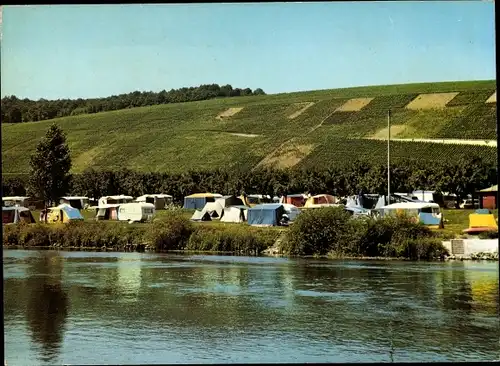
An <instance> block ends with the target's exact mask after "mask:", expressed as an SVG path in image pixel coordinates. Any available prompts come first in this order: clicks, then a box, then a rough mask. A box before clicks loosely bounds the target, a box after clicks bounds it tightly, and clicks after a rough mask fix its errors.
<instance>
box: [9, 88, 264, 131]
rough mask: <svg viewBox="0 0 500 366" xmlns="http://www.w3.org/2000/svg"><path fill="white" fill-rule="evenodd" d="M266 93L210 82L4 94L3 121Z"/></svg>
mask: <svg viewBox="0 0 500 366" xmlns="http://www.w3.org/2000/svg"><path fill="white" fill-rule="evenodd" d="M265 94H266V93H264V91H263V90H262V89H261V88H257V89H255V91H253V92H252V90H251V89H250V88H245V89H240V88H235V89H233V87H232V86H231V85H225V86H222V87H220V86H219V85H218V84H211V85H200V86H198V87H190V88H180V89H172V90H170V91H168V92H167V91H165V90H162V91H161V92H159V93H155V92H139V91H135V92H132V93H129V94H120V95H113V96H111V97H107V98H94V99H76V100H71V99H58V100H45V99H40V100H38V101H35V100H30V99H27V98H26V99H18V98H17V97H15V96H9V97H4V98H2V112H1V113H2V115H1V121H2V123H19V122H29V121H43V120H47V119H53V118H57V117H65V116H75V115H79V114H87V113H98V112H104V111H114V110H119V109H125V108H134V107H142V106H150V105H156V104H168V103H184V102H191V101H197V100H208V99H214V98H227V97H239V96H249V95H265Z"/></svg>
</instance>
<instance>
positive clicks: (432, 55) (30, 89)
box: [1, 1, 496, 99]
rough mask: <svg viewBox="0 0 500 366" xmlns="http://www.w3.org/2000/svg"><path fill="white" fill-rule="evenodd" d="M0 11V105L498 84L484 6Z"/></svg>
mask: <svg viewBox="0 0 500 366" xmlns="http://www.w3.org/2000/svg"><path fill="white" fill-rule="evenodd" d="M2 8H3V9H2V18H1V20H2V25H1V26H2V29H1V36H2V38H1V95H2V97H4V96H6V95H16V96H18V97H21V98H30V99H39V98H45V99H58V98H91V97H106V96H110V95H116V94H120V93H129V92H132V91H135V90H140V91H155V92H159V91H161V90H163V89H165V90H167V91H168V90H170V89H172V88H173V89H175V88H180V87H189V86H197V85H200V84H211V83H217V84H219V85H225V84H231V85H232V86H233V87H239V88H246V87H249V88H251V89H256V88H262V89H263V90H264V91H265V92H266V93H268V94H274V93H282V92H293V91H303V90H316V89H333V88H343V87H351V86H364V85H382V84H400V83H410V82H434V81H436V82H437V81H455V80H456V81H458V80H484V79H495V78H496V71H495V65H496V62H495V31H494V16H495V13H494V3H493V2H485V1H481V2H480V1H474V2H463V1H460V2H452V1H446V2H438V1H427V2H387V1H386V2H332V3H328V2H323V3H253V4H252V3H248V4H236V3H235V4H220V3H219V4H213V3H212V4H210V3H208V4H180V5H174V4H163V5H161V4H155V5H132V4H130V5H64V6H62V5H40V6H4V7H2Z"/></svg>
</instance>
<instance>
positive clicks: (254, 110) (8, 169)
mask: <svg viewBox="0 0 500 366" xmlns="http://www.w3.org/2000/svg"><path fill="white" fill-rule="evenodd" d="M495 88H496V86H495V81H471V82H452V83H424V84H407V85H383V86H372V87H360V88H348V89H334V90H319V91H309V92H299V93H288V94H276V95H264V96H251V97H237V98H224V99H214V100H208V101H200V102H189V103H177V104H166V105H157V106H150V107H139V108H132V109H125V110H119V111H110V112H103V113H97V114H89V115H78V116H70V117H64V118H58V119H54V120H51V121H43V122H29V123H18V124H2V163H3V164H2V173H3V174H4V175H5V176H8V175H12V174H25V173H27V171H28V161H29V156H30V154H31V153H32V152H33V151H34V149H35V146H36V144H37V142H38V141H39V139H40V138H41V137H42V136H43V135H44V134H45V132H46V130H47V128H48V126H49V125H50V124H51V123H53V122H57V124H58V125H59V126H60V127H61V128H62V129H63V130H64V131H65V132H66V134H67V138H68V144H69V146H70V149H71V153H72V159H73V171H74V172H75V173H78V172H82V171H83V170H85V169H86V168H90V167H93V168H97V169H118V168H129V169H132V170H136V171H169V172H183V171H186V170H187V169H214V168H220V167H232V166H238V167H240V168H244V169H250V168H252V167H254V166H255V165H257V164H259V162H261V161H263V159H264V158H266V157H267V156H269V155H270V154H271V153H272V152H273V151H275V150H276V149H277V147H279V146H280V145H281V144H282V143H284V142H286V141H288V140H289V139H292V138H293V139H294V145H295V146H297V147H298V150H300V151H306V150H307V152H302V153H301V154H299V155H298V156H292V155H293V153H291V152H290V151H289V150H290V149H288V150H287V149H283V152H282V155H283V156H281V157H280V156H277V157H275V159H268V161H269V162H270V163H269V164H271V166H272V164H278V163H279V161H280V158H281V160H283V159H285V160H286V159H287V158H288V160H289V161H290V164H295V163H297V161H298V162H299V163H300V164H301V165H303V166H308V165H314V166H315V167H321V166H322V165H324V164H330V163H332V162H338V163H341V162H343V161H346V160H351V159H352V158H353V157H355V156H360V155H366V156H368V157H372V159H374V160H380V159H381V156H382V155H384V156H385V144H384V143H383V141H373V140H366V139H364V138H366V137H370V136H372V135H373V134H375V133H377V132H379V131H380V130H381V129H383V128H385V127H386V124H387V121H386V111H387V109H389V108H390V109H391V110H392V112H393V119H394V122H393V123H394V124H397V125H400V126H407V127H408V128H406V129H405V130H404V137H405V138H412V137H413V138H417V137H418V138H436V137H455V138H469V139H472V138H474V139H492V136H493V137H495V136H496V133H495V129H496V103H491V104H488V105H486V104H485V103H484V101H483V99H484V98H485V97H487V96H488V95H489V94H490V92H493V91H494V90H495ZM436 92H460V93H459V94H458V95H457V96H456V97H455V98H454V99H453V100H451V101H450V103H449V106H447V107H446V108H444V109H443V110H440V111H428V110H427V111H412V110H408V109H406V108H405V106H406V104H407V103H408V101H409V100H412V99H413V98H415V96H417V95H418V94H420V93H436ZM360 97H370V98H374V99H373V100H372V101H371V102H370V103H369V104H368V105H366V106H365V107H364V108H363V109H362V110H360V111H354V112H348V113H347V114H341V113H335V110H336V109H337V108H338V107H339V106H341V105H342V104H343V103H344V102H346V101H348V100H349V99H350V98H360ZM309 102H312V103H314V104H313V105H311V106H310V107H309V108H308V109H307V110H305V111H304V112H303V113H301V114H300V115H298V116H297V117H296V118H293V119H290V118H288V117H289V116H290V115H291V114H293V112H296V111H297V110H298V109H300V108H301V107H302V106H303V105H304V103H309ZM297 103H302V104H297ZM228 108H243V109H242V110H241V111H240V112H238V113H236V114H235V115H234V116H231V117H227V118H223V119H217V118H216V117H217V116H218V115H219V114H220V113H221V112H224V111H225V110H227V109H228ZM320 125H321V127H320V128H319V129H316V130H314V132H313V133H309V131H311V130H312V129H313V128H315V127H318V126H320ZM402 137H403V136H402ZM382 150H384V154H382ZM471 153H477V154H479V155H480V156H482V157H484V158H485V159H489V160H492V159H496V148H490V147H476V146H468V145H466V146H459V147H458V148H457V147H456V146H452V145H446V146H442V145H438V144H430V143H412V142H405V143H394V145H393V152H392V157H393V159H398V158H414V159H418V160H424V161H431V160H434V159H436V157H438V158H439V159H441V160H442V159H447V158H451V157H453V159H455V158H457V157H459V156H470V155H471ZM285 155H286V157H285ZM495 161H496V160H495Z"/></svg>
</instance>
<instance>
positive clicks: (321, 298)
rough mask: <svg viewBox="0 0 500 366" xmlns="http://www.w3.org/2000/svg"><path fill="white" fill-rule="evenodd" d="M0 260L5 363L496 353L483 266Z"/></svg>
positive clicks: (489, 274)
mask: <svg viewBox="0 0 500 366" xmlns="http://www.w3.org/2000/svg"><path fill="white" fill-rule="evenodd" d="M3 256H4V326H5V330H4V332H5V359H6V360H7V363H8V365H9V366H14V365H54V364H110V363H112V364H132V363H134V364H148V363H259V362H273V363H274V362H392V361H394V362H407V361H422V362H426V361H474V360H496V359H499V358H500V326H499V318H498V311H499V297H498V285H499V281H498V263H497V262H438V263H425V262H423V263H419V262H397V261H384V262H382V261H380V262H378V261H340V260H337V261H327V260H305V259H303V260H290V259H285V258H260V257H259V258H255V257H232V256H201V255H197V256H187V255H169V254H148V253H91V252H57V251H23V250H4V251H3Z"/></svg>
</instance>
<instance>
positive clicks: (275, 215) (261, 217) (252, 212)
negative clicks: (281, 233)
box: [247, 203, 285, 226]
mask: <svg viewBox="0 0 500 366" xmlns="http://www.w3.org/2000/svg"><path fill="white" fill-rule="evenodd" d="M284 213H285V209H284V208H283V205H281V204H276V203H268V204H262V205H257V206H255V207H251V208H249V209H248V219H247V221H248V224H249V225H268V226H278V225H279V222H280V220H281V217H282V216H283V214H284Z"/></svg>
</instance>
